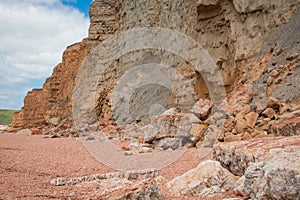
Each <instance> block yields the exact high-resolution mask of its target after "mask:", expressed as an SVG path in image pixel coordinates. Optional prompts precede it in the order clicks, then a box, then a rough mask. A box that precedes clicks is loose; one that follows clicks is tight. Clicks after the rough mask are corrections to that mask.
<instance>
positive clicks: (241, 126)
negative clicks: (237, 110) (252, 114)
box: [235, 119, 248, 134]
mask: <svg viewBox="0 0 300 200" xmlns="http://www.w3.org/2000/svg"><path fill="white" fill-rule="evenodd" d="M247 127H248V123H247V121H246V120H244V119H239V120H237V122H236V125H235V129H236V132H237V133H238V134H239V133H243V132H244V131H245V130H247Z"/></svg>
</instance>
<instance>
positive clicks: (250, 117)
mask: <svg viewBox="0 0 300 200" xmlns="http://www.w3.org/2000/svg"><path fill="white" fill-rule="evenodd" d="M257 118H258V114H257V113H255V112H250V113H248V114H247V115H246V116H245V119H246V122H247V125H248V127H250V128H254V126H255V124H256V121H257Z"/></svg>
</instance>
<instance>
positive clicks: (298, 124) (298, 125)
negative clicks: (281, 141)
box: [272, 117, 300, 136]
mask: <svg viewBox="0 0 300 200" xmlns="http://www.w3.org/2000/svg"><path fill="white" fill-rule="evenodd" d="M272 132H273V133H274V135H276V136H293V135H300V117H297V118H294V119H290V120H286V121H284V122H281V123H277V124H273V126H272Z"/></svg>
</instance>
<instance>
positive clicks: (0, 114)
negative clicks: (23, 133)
mask: <svg viewBox="0 0 300 200" xmlns="http://www.w3.org/2000/svg"><path fill="white" fill-rule="evenodd" d="M17 111H18V110H1V109H0V125H8V124H11V121H12V115H13V114H14V113H15V112H17Z"/></svg>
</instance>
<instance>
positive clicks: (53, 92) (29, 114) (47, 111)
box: [11, 40, 87, 130]
mask: <svg viewBox="0 0 300 200" xmlns="http://www.w3.org/2000/svg"><path fill="white" fill-rule="evenodd" d="M86 55H87V40H83V41H82V42H80V43H77V44H74V45H71V46H69V47H68V48H67V49H66V50H65V52H64V54H63V57H62V63H60V64H58V65H57V66H56V67H55V68H54V70H53V73H52V76H51V77H50V78H48V79H47V80H46V82H45V83H44V85H43V88H42V89H33V90H32V91H31V92H28V94H27V96H26V97H25V99H24V107H23V108H22V109H21V111H19V112H17V113H15V114H14V116H13V122H12V125H11V130H19V129H23V128H44V127H45V126H47V125H48V124H49V120H50V119H51V118H62V119H63V118H66V117H68V116H69V115H70V111H71V106H72V103H71V102H72V89H73V82H74V79H75V76H76V73H77V71H78V69H79V68H80V66H81V64H82V63H83V61H84V59H85V57H86Z"/></svg>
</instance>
